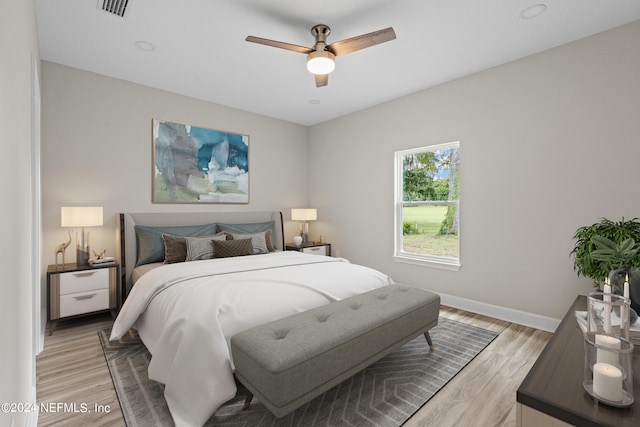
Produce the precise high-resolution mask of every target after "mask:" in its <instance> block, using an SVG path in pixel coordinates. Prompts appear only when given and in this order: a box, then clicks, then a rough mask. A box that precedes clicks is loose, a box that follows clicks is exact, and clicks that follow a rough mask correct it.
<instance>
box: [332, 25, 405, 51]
mask: <svg viewBox="0 0 640 427" xmlns="http://www.w3.org/2000/svg"><path fill="white" fill-rule="evenodd" d="M395 38H396V33H395V31H393V28H392V27H389V28H385V29H384V30H378V31H374V32H372V33H367V34H362V35H360V36H356V37H351V38H350V39H344V40H340V41H338V42H335V43H331V44H330V45H328V46H327V50H329V51H331V52H333V54H334V55H335V56H338V55H345V54H347V53H351V52H355V51H356V50H360V49H364V48H366V47H371V46H375V45H377V44H380V43H384V42H388V41H390V40H394V39H395Z"/></svg>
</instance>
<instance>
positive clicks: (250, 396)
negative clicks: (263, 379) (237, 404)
mask: <svg viewBox="0 0 640 427" xmlns="http://www.w3.org/2000/svg"><path fill="white" fill-rule="evenodd" d="M251 400H253V393H251V392H249V394H247V397H246V398H245V399H244V405H242V410H243V411H246V410H247V409H249V408H250V407H251Z"/></svg>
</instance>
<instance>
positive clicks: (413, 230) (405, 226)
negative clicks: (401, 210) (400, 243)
mask: <svg viewBox="0 0 640 427" xmlns="http://www.w3.org/2000/svg"><path fill="white" fill-rule="evenodd" d="M416 225H417V224H411V223H410V222H403V223H402V235H404V236H408V235H410V234H418V227H417V226H416Z"/></svg>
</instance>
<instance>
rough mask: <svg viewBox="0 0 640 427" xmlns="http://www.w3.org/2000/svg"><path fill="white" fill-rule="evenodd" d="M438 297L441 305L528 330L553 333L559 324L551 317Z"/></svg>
mask: <svg viewBox="0 0 640 427" xmlns="http://www.w3.org/2000/svg"><path fill="white" fill-rule="evenodd" d="M439 295H440V302H441V303H442V305H446V306H449V307H453V308H459V309H461V310H466V311H470V312H472V313H477V314H482V315H485V316H489V317H493V318H495V319H500V320H506V321H508V322H512V323H517V324H518V325H523V326H528V327H530V328H535V329H540V330H543V331H547V332H555V330H556V328H557V327H558V325H559V324H560V319H554V318H552V317H547V316H541V315H539V314H533V313H527V312H526V311H518V310H514V309H511V308H506V307H500V306H497V305H493V304H487V303H484V302H479V301H474V300H470V299H466V298H461V297H456V296H453V295H447V294H441V293H439Z"/></svg>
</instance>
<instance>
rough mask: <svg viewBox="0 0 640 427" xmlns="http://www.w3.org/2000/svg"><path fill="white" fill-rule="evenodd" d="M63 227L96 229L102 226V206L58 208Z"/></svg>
mask: <svg viewBox="0 0 640 427" xmlns="http://www.w3.org/2000/svg"><path fill="white" fill-rule="evenodd" d="M60 223H61V225H62V226H63V227H97V226H101V225H102V206H63V207H61V208H60Z"/></svg>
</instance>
